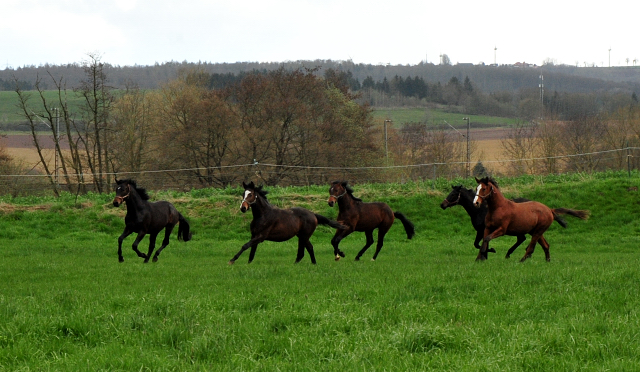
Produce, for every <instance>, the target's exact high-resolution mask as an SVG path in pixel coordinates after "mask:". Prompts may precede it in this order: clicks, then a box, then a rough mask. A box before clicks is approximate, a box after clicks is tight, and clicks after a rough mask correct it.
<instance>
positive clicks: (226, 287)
mask: <svg viewBox="0 0 640 372" xmlns="http://www.w3.org/2000/svg"><path fill="white" fill-rule="evenodd" d="M499 182H500V185H501V187H502V189H503V190H504V192H505V194H507V196H510V197H513V196H526V197H529V198H531V199H535V200H539V201H541V202H544V203H545V204H547V205H549V206H551V207H566V208H575V209H589V210H591V213H592V216H591V218H590V219H589V220H587V221H580V220H578V219H574V218H572V217H567V221H568V223H569V227H568V228H567V229H562V228H561V227H560V226H559V225H558V224H554V225H553V226H552V227H551V228H550V230H549V231H548V233H547V234H546V237H547V240H548V241H549V243H550V244H551V262H550V263H547V262H545V261H544V255H543V252H542V251H541V250H540V249H538V250H537V251H536V252H535V253H534V255H533V257H532V259H531V260H529V261H527V262H525V263H519V262H518V259H519V258H520V257H521V256H522V255H523V254H524V247H520V248H519V249H518V250H516V252H515V254H514V255H513V258H511V259H509V260H505V259H504V258H503V256H504V254H505V252H506V250H507V248H508V247H510V246H511V244H512V243H513V241H514V238H512V237H502V238H499V239H497V240H495V241H494V242H492V246H493V247H494V248H496V250H497V251H498V253H497V254H492V255H491V256H490V257H489V260H488V261H486V262H483V263H476V262H475V261H474V259H475V256H476V254H477V251H476V250H475V249H474V248H473V246H472V242H473V237H474V232H473V230H472V227H471V224H470V223H469V220H468V217H467V216H466V213H465V212H464V210H462V209H461V208H459V207H456V208H452V209H448V210H445V211H443V210H441V209H440V208H439V203H440V202H441V201H442V199H443V198H444V196H445V195H446V194H447V193H448V192H449V191H450V185H451V184H454V183H463V184H465V186H467V187H471V186H472V184H471V183H470V181H468V180H455V181H453V182H448V181H445V180H437V181H435V182H430V181H429V182H421V183H407V184H384V185H381V184H366V185H365V184H363V185H353V187H354V189H355V194H356V195H357V196H360V197H362V198H363V199H365V201H373V200H379V201H385V202H387V203H389V204H390V205H391V207H392V208H393V209H394V210H396V211H401V212H403V213H405V214H406V215H407V216H408V217H409V218H410V219H411V220H412V221H413V222H414V223H415V224H416V230H417V235H416V237H415V238H414V239H413V240H407V239H406V236H405V234H404V231H403V229H402V225H401V224H400V223H396V224H395V225H394V226H393V228H392V229H391V231H390V233H389V234H388V235H387V239H386V241H385V243H386V244H385V246H384V248H383V249H382V251H381V253H380V255H379V257H378V260H377V261H375V262H372V261H370V258H371V256H372V254H373V252H372V251H369V252H367V253H366V254H365V255H364V256H363V260H362V261H360V262H355V261H353V257H354V256H355V254H356V253H357V251H358V250H359V249H360V248H361V246H362V245H363V242H364V236H363V234H361V233H360V234H352V235H351V236H349V237H348V238H346V239H345V240H344V241H343V242H342V243H341V248H342V250H343V251H345V253H347V257H346V259H343V260H341V261H339V262H335V261H333V254H332V252H333V250H332V248H331V247H330V244H329V241H330V239H331V236H332V230H331V229H329V228H327V227H319V228H318V230H317V232H316V234H315V235H314V236H313V238H312V242H313V244H314V246H315V251H316V258H317V260H318V264H317V265H315V266H314V265H311V264H310V261H309V258H308V255H307V256H305V258H304V259H303V261H302V262H301V263H299V264H294V263H293V261H294V260H295V252H296V242H295V241H294V240H292V241H289V242H284V243H272V242H267V243H263V244H261V245H260V246H259V247H258V251H257V254H256V258H255V260H254V261H253V263H251V264H247V260H248V252H245V254H243V255H242V256H241V257H240V259H239V260H238V261H237V262H236V264H235V265H232V266H229V265H228V264H227V261H228V260H229V259H230V258H231V257H232V256H233V254H235V253H236V252H237V251H238V250H239V248H240V246H241V245H242V244H243V243H245V242H246V241H247V240H248V239H249V233H248V224H249V222H250V220H251V215H250V213H248V214H242V213H240V211H239V204H240V199H241V194H242V193H241V191H240V190H239V189H224V190H220V189H203V190H193V191H191V192H187V193H178V192H173V191H171V192H169V191H166V192H165V191H162V192H152V193H151V195H152V199H153V200H160V199H164V200H170V201H172V202H173V203H174V204H175V205H176V207H177V208H178V210H180V211H181V212H182V213H183V214H185V215H186V217H187V218H188V219H189V221H190V223H191V226H192V229H193V232H194V236H193V240H192V241H189V242H186V243H184V242H178V241H177V239H176V238H175V234H174V235H173V237H172V240H171V244H170V245H169V247H167V249H165V250H164V251H163V253H162V255H161V256H160V260H159V262H158V263H155V264H151V263H150V264H143V263H142V260H141V259H139V258H137V257H136V256H135V254H134V253H133V252H132V251H131V249H130V246H131V243H132V241H133V237H130V238H128V239H127V240H126V241H125V244H124V247H123V248H124V249H123V250H124V257H125V262H124V263H118V262H117V254H116V250H117V237H118V235H119V234H120V233H121V231H122V229H123V227H124V222H123V216H124V212H125V211H124V208H120V209H116V208H114V207H112V206H111V200H112V198H113V195H100V194H89V195H86V196H81V197H79V198H78V199H77V200H76V198H75V195H68V194H65V195H63V196H62V197H60V198H57V199H55V198H52V197H23V198H9V197H2V198H0V237H1V239H2V242H3V246H2V249H0V370H11V371H20V370H22V371H27V370H110V371H111V370H116V371H117V370H122V371H125V370H126V371H129V370H153V371H164V370H167V371H169V370H222V371H224V370H313V371H317V370H326V371H333V370H335V371H338V370H340V371H344V370H371V371H382V370H450V371H498V370H499V371H549V370H572V371H573V370H586V371H602V370H637V369H639V368H640V362H638V359H637V355H640V342H638V341H639V340H638V337H639V336H638V335H639V334H640V310H638V309H640V300H639V299H640V293H639V292H640V290H639V288H640V285H639V284H640V270H639V269H638V267H640V258H639V256H638V248H637V247H638V243H640V238H639V237H638V236H639V234H638V233H639V229H640V224H639V223H638V219H637V217H638V212H637V206H638V204H639V202H640V197H639V196H638V192H637V191H635V190H634V189H629V187H632V186H638V183H640V177H639V175H638V174H634V175H633V177H631V178H628V177H627V176H626V175H625V174H622V173H607V174H602V173H601V174H592V175H584V174H577V175H565V176H549V177H520V178H516V179H500V180H499ZM143 186H144V185H143ZM269 190H270V191H271V192H270V194H269V200H270V201H271V203H272V204H275V205H278V206H281V207H288V206H291V205H299V206H304V207H307V208H309V209H311V210H313V211H315V212H316V213H320V214H324V215H327V216H329V217H332V218H335V216H336V215H337V210H336V209H331V208H329V207H328V206H327V204H326V200H327V197H328V192H327V190H328V186H326V187H325V186H318V187H315V186H314V187H287V188H271V189H269ZM147 244H148V239H145V240H144V241H143V243H142V244H141V247H143V251H145V249H146V246H147ZM372 249H373V248H372Z"/></svg>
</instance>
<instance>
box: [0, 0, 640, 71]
mask: <svg viewBox="0 0 640 372" xmlns="http://www.w3.org/2000/svg"><path fill="white" fill-rule="evenodd" d="M589 4H593V5H589ZM639 11H640V2H638V1H637V0H610V1H604V2H592V3H589V2H576V1H566V0H535V1H534V0H530V1H513V0H512V1H504V0H499V1H491V0H489V1H479V0H473V1H467V0H458V1H448V0H439V1H438V0H430V1H425V0H415V1H413V0H393V1H377V0H335V1H334V0H274V1H269V0H224V1H218V0H180V1H173V0H2V1H1V4H0V69H5V68H6V67H7V66H9V67H12V68H17V67H21V66H25V65H36V66H37V65H41V64H44V63H50V64H66V63H73V62H82V61H83V60H86V59H87V53H90V52H97V53H99V54H100V55H102V61H104V62H108V63H110V64H113V65H121V66H124V65H135V64H137V65H152V64H154V63H156V62H158V63H163V62H167V61H179V62H182V61H188V62H198V61H202V62H211V63H216V62H229V63H233V62H283V61H295V60H315V59H332V60H352V61H353V62H355V63H371V64H387V63H391V64H405V65H406V64H410V65H415V64H418V63H420V62H421V61H424V60H425V59H426V60H427V61H428V62H431V63H436V64H437V63H439V60H440V59H439V55H440V54H443V53H444V54H447V55H448V56H449V58H450V60H451V62H452V63H454V64H455V63H457V62H460V63H464V62H467V63H479V62H485V63H487V64H489V63H493V62H494V58H495V59H496V61H497V62H498V63H499V64H511V63H515V62H528V63H534V64H538V65H539V64H542V63H543V61H545V60H546V59H553V60H555V62H556V63H565V64H570V65H576V64H579V65H580V66H583V65H584V64H585V62H586V63H587V64H596V65H597V66H605V67H606V66H608V65H609V54H610V56H611V57H610V58H611V59H610V63H611V66H625V65H627V61H626V59H627V58H628V59H629V62H628V65H630V66H631V65H633V60H634V59H637V62H636V64H637V65H640V40H639V36H640V18H639V14H640V12H639ZM494 48H497V50H494ZM609 49H611V52H609ZM494 53H495V54H494Z"/></svg>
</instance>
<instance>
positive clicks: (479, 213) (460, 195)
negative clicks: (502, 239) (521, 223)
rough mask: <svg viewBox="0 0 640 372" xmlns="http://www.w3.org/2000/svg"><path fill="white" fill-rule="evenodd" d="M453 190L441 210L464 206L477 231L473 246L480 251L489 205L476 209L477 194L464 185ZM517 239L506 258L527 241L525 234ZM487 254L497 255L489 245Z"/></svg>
mask: <svg viewBox="0 0 640 372" xmlns="http://www.w3.org/2000/svg"><path fill="white" fill-rule="evenodd" d="M451 189H452V190H451V192H450V193H449V195H447V197H446V198H445V199H444V200H443V201H442V203H441V204H440V208H442V209H447V208H451V207H453V206H456V205H460V206H462V208H464V210H465V211H466V212H467V214H468V215H469V217H470V218H471V224H472V225H473V228H474V229H475V230H476V239H475V241H474V242H473V246H474V247H476V248H477V249H480V247H481V245H480V241H481V240H482V238H483V237H484V219H485V217H486V216H487V211H488V210H489V207H488V206H487V203H482V204H481V205H480V207H479V208H476V207H475V206H474V205H473V198H475V196H476V192H475V190H473V189H467V188H464V187H463V186H462V185H458V186H451ZM511 200H513V201H514V202H516V203H523V202H527V201H530V200H529V199H525V198H515V199H511ZM516 238H517V241H516V243H515V244H514V245H513V246H511V248H509V250H508V251H507V255H506V256H505V258H509V257H511V253H513V251H515V250H516V248H518V247H519V246H520V244H522V243H523V242H524V241H525V240H527V238H526V236H525V235H524V234H520V235H517V236H516ZM487 252H493V253H495V252H496V250H495V249H493V248H489V246H488V245H487Z"/></svg>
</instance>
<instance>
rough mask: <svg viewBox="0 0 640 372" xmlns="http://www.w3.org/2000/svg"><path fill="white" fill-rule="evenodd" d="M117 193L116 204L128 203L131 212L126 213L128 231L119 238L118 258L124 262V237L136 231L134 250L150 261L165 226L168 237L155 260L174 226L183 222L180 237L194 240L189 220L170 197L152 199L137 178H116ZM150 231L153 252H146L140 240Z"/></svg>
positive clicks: (166, 241) (165, 242) (145, 260)
mask: <svg viewBox="0 0 640 372" xmlns="http://www.w3.org/2000/svg"><path fill="white" fill-rule="evenodd" d="M116 184H117V185H116V197H115V198H114V199H113V205H114V206H116V207H119V206H120V204H122V203H126V204H127V215H126V216H125V217H124V223H125V227H124V232H123V233H122V235H120V237H119V238H118V260H119V261H120V262H124V257H122V241H123V240H124V239H125V238H126V237H127V236H129V235H131V234H132V233H138V237H137V238H136V240H135V241H134V242H133V247H132V248H133V250H134V251H135V252H136V253H137V254H138V257H142V258H144V262H145V263H147V262H149V258H151V254H152V253H153V249H154V248H155V246H156V237H157V236H158V233H159V232H160V231H162V229H165V230H164V240H163V241H162V246H160V248H159V249H158V250H157V251H156V254H155V255H154V256H153V262H157V261H158V256H159V255H160V252H162V250H163V249H165V247H166V246H167V245H169V236H170V235H171V231H172V230H173V227H174V226H175V225H176V224H177V223H180V226H179V228H178V240H184V241H185V242H186V241H189V240H191V232H190V231H189V223H188V222H187V220H185V218H184V217H182V215H181V214H180V213H179V212H178V211H177V210H176V208H175V207H174V206H173V205H172V204H171V203H169V202H168V201H157V202H153V203H150V202H148V200H149V195H148V194H147V191H146V190H145V189H143V188H141V187H138V186H137V185H136V182H135V181H134V180H130V179H127V180H116ZM146 234H149V252H148V253H147V254H144V253H142V252H140V251H139V250H138V244H140V241H141V240H142V238H144V236H145V235H146Z"/></svg>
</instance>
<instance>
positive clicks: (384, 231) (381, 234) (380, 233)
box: [371, 227, 389, 261]
mask: <svg viewBox="0 0 640 372" xmlns="http://www.w3.org/2000/svg"><path fill="white" fill-rule="evenodd" d="M387 231H389V229H388V228H386V229H385V228H383V227H380V228H378V243H377V244H376V253H374V254H373V258H371V261H375V260H376V258H378V253H380V250H381V249H382V245H383V244H384V236H385V235H387Z"/></svg>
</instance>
